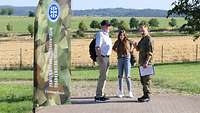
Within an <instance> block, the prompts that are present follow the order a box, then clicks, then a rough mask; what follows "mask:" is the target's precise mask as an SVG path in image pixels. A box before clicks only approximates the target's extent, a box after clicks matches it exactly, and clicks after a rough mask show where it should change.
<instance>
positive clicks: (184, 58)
mask: <svg viewBox="0 0 200 113" xmlns="http://www.w3.org/2000/svg"><path fill="white" fill-rule="evenodd" d="M78 50H79V51H78ZM78 50H74V49H73V47H72V59H71V62H72V63H71V64H72V66H73V67H84V66H93V62H92V61H91V59H90V58H89V50H88V47H81V46H80V49H78ZM80 51H82V52H80ZM83 51H84V52H83ZM135 56H136V59H137V58H138V52H136V51H135ZM33 58H34V57H33V49H24V48H19V49H13V50H0V69H32V68H33ZM137 61H138V60H137ZM153 61H154V63H155V64H162V63H179V62H195V61H200V45H199V44H188V45H185V44H183V45H179V46H176V45H169V44H164V45H158V46H156V48H154V56H153ZM110 63H111V64H112V65H116V64H117V57H116V54H114V53H113V54H112V55H111V57H110Z"/></svg>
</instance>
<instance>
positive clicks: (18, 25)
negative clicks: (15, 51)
mask: <svg viewBox="0 0 200 113" xmlns="http://www.w3.org/2000/svg"><path fill="white" fill-rule="evenodd" d="M8 23H10V24H11V25H13V31H12V32H17V33H28V31H27V26H28V25H29V24H33V23H34V18H30V17H22V16H0V25H1V26H0V32H2V33H5V32H7V31H6V25H7V24H8Z"/></svg>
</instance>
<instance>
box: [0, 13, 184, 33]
mask: <svg viewBox="0 0 200 113" xmlns="http://www.w3.org/2000/svg"><path fill="white" fill-rule="evenodd" d="M113 18H117V19H118V20H124V21H126V22H127V23H129V20H130V18H131V17H87V16H83V17H78V16H76V17H71V23H70V28H71V30H72V31H76V30H77V29H78V25H79V23H80V22H81V21H84V23H85V24H86V25H87V27H88V28H89V29H88V30H92V29H91V28H90V27H89V25H90V23H91V21H92V20H98V21H99V22H100V21H102V20H103V19H108V20H111V19H113ZM137 18H138V19H139V20H140V21H141V20H146V21H148V20H150V19H151V17H137ZM157 19H158V21H159V23H160V24H159V27H158V28H155V29H171V27H169V25H168V23H169V21H170V19H167V18H164V17H163V18H160V17H158V18H157ZM176 19H177V26H178V27H180V26H181V25H183V24H184V23H185V20H184V18H176ZM8 23H10V24H11V25H13V32H17V33H28V31H27V26H28V25H29V24H33V23H34V18H33V17H23V16H0V25H1V26H0V32H1V33H5V32H7V31H6V25H7V24H8Z"/></svg>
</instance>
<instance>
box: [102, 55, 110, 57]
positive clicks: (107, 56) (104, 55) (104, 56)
mask: <svg viewBox="0 0 200 113" xmlns="http://www.w3.org/2000/svg"><path fill="white" fill-rule="evenodd" d="M101 56H102V57H109V55H101Z"/></svg>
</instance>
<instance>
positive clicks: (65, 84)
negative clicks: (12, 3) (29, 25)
mask: <svg viewBox="0 0 200 113" xmlns="http://www.w3.org/2000/svg"><path fill="white" fill-rule="evenodd" d="M70 14H71V0H40V1H39V3H38V7H37V11H36V17H35V25H34V27H35V29H34V108H36V107H39V106H51V105H61V104H65V103H70V80H71V78H70V64H71V62H70V59H71V50H70V46H71V45H70V35H69V30H68V29H69V22H70V20H69V19H70Z"/></svg>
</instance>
